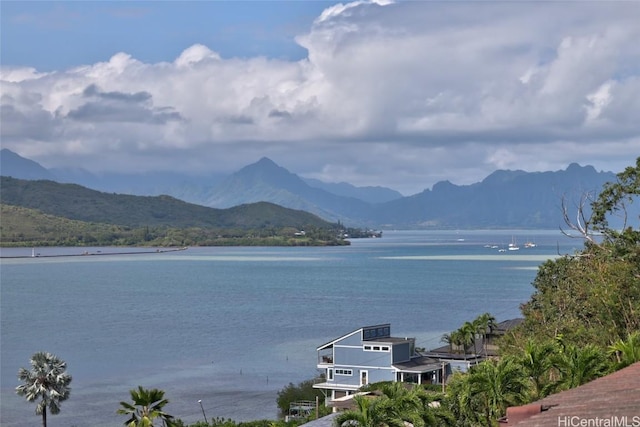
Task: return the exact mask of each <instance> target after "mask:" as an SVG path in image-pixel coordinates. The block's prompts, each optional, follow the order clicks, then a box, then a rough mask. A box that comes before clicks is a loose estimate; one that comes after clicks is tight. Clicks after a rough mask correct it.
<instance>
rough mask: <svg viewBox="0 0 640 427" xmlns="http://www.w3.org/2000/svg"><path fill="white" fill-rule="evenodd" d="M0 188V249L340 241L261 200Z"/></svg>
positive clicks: (22, 183)
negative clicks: (218, 202)
mask: <svg viewBox="0 0 640 427" xmlns="http://www.w3.org/2000/svg"><path fill="white" fill-rule="evenodd" d="M1 186H2V194H1V202H2V227H1V232H2V234H1V240H2V245H3V246H7V245H35V244H40V245H43V244H47V245H87V244H93V245H104V244H110V245H134V244H147V245H151V244H154V245H162V246H166V245H220V244H225V245H227V244H242V245H256V244H264V245H291V244H294V245H298V244H300V245H306V244H313V245H316V244H348V242H346V241H344V240H343V239H341V238H339V237H338V236H339V235H340V234H341V233H339V230H338V229H339V228H340V227H339V226H338V225H337V224H331V223H329V222H327V221H324V220H322V219H320V218H318V217H316V216H314V215H312V214H309V213H307V212H303V211H296V210H292V209H287V208H283V207H281V206H277V205H274V204H272V203H267V202H261V203H254V204H247V205H241V206H236V207H233V208H230V209H213V208H207V207H204V206H199V205H193V204H190V203H186V202H182V201H180V200H177V199H174V198H172V197H169V196H157V197H146V196H130V195H120V194H107V193H101V192H98V191H94V190H90V189H87V188H84V187H81V186H79V185H75V184H59V183H56V182H53V181H26V180H19V179H14V178H10V177H2V178H1ZM301 230H304V231H305V234H304V236H300V235H298V236H296V232H298V231H301Z"/></svg>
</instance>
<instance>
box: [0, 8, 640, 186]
mask: <svg viewBox="0 0 640 427" xmlns="http://www.w3.org/2000/svg"><path fill="white" fill-rule="evenodd" d="M0 12H1V13H0V17H1V22H0V25H1V26H0V41H1V45H0V48H1V51H0V52H1V53H0V55H1V56H0V84H1V89H2V97H1V104H2V105H1V108H0V124H1V125H2V126H0V143H1V145H2V148H8V149H11V150H13V151H15V152H16V153H18V154H20V155H21V156H23V157H27V158H29V159H32V160H35V161H37V162H39V163H40V164H42V165H43V166H45V167H50V168H52V167H56V168H84V169H86V170H88V171H91V172H94V173H99V172H126V173H132V172H148V171H172V172H184V173H190V174H196V175H197V174H201V175H205V174H209V173H232V172H235V171H237V170H238V169H240V168H242V167H244V166H246V165H248V164H250V163H253V162H256V161H258V160H259V159H260V158H262V157H268V158H270V159H272V160H273V161H275V162H276V163H278V164H279V165H280V166H283V167H285V168H287V169H288V170H289V171H291V172H293V173H296V174H298V175H300V176H303V177H306V178H315V179H320V180H323V181H326V182H349V183H351V184H354V185H358V186H385V187H390V188H393V189H395V190H398V191H400V192H402V193H403V194H405V195H410V194H415V193H417V192H420V191H422V190H424V189H428V188H431V187H432V186H433V184H435V183H436V182H438V181H442V180H450V181H451V182H453V183H456V184H470V183H474V182H478V181H480V180H482V179H484V178H485V177H486V176H487V175H489V174H490V173H492V172H493V171H495V170H497V169H522V170H526V171H530V172H533V171H547V170H559V169H565V168H566V167H567V166H568V165H569V164H570V163H573V162H577V163H579V164H582V165H587V164H588V165H593V166H594V167H595V168H596V169H598V170H606V171H613V172H619V171H621V170H622V169H624V168H625V167H626V166H629V165H632V164H633V163H634V160H635V158H636V157H637V156H638V155H640V120H638V117H640V43H638V40H640V26H639V25H638V22H640V2H635V1H632V2H629V1H611V2H567V1H558V2H555V1H544V2H531V1H509V2H504V1H489V0H487V1H402V2H393V1H391V0H357V1H354V2H343V3H338V2H312V1H295V2H294V1H289V2H287V1H281V2H274V1H258V2H242V1H234V2H212V1H198V2H171V1H163V2H151V1H143V2H124V1H122V2H93V1H74V2H68V1H61V2H48V1H47V2H29V1H20V2H13V1H2V2H0Z"/></svg>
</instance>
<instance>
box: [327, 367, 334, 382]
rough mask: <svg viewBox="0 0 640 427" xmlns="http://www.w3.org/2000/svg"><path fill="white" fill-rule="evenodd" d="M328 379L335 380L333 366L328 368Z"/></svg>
mask: <svg viewBox="0 0 640 427" xmlns="http://www.w3.org/2000/svg"><path fill="white" fill-rule="evenodd" d="M327 379H328V380H329V381H333V369H331V368H329V369H327Z"/></svg>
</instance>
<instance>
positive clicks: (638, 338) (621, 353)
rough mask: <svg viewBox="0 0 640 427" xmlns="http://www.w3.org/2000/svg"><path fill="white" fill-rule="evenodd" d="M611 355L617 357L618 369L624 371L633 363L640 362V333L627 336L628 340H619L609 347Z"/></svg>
mask: <svg viewBox="0 0 640 427" xmlns="http://www.w3.org/2000/svg"><path fill="white" fill-rule="evenodd" d="M609 354H613V355H615V356H616V359H617V361H618V364H617V365H616V369H622V368H624V367H625V366H629V365H631V364H632V363H636V362H640V332H638V331H636V332H634V333H632V334H629V335H628V336H627V339H626V340H622V339H620V340H618V341H616V342H615V343H613V344H612V345H610V346H609Z"/></svg>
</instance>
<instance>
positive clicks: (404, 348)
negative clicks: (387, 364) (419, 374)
mask: <svg viewBox="0 0 640 427" xmlns="http://www.w3.org/2000/svg"><path fill="white" fill-rule="evenodd" d="M409 359H411V344H410V343H408V342H407V343H402V344H396V345H394V346H393V363H402V362H408V361H409Z"/></svg>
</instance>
